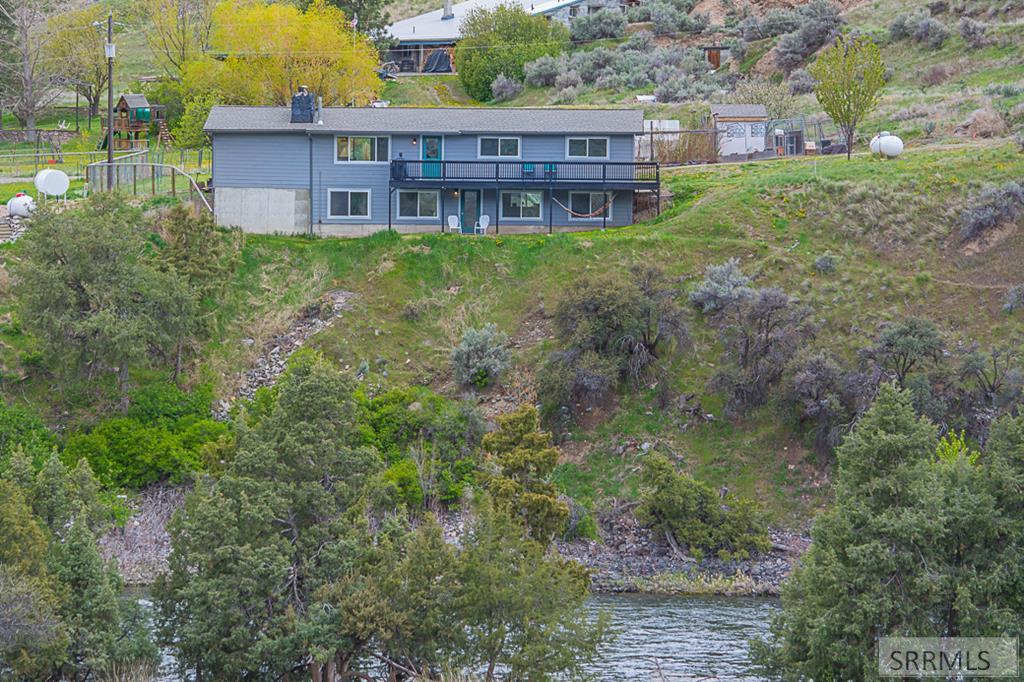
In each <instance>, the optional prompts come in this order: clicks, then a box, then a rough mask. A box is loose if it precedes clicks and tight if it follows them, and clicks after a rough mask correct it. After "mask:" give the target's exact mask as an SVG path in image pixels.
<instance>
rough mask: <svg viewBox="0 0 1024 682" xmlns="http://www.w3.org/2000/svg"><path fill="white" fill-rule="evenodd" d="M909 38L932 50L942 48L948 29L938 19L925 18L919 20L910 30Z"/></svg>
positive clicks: (947, 35)
mask: <svg viewBox="0 0 1024 682" xmlns="http://www.w3.org/2000/svg"><path fill="white" fill-rule="evenodd" d="M910 37H911V38H913V39H914V42H917V43H921V44H923V45H927V46H928V47H930V48H931V49H933V50H937V49H939V48H940V47H942V45H943V43H945V42H946V38H948V37H949V29H948V28H946V25H945V24H943V23H942V22H941V21H939V20H938V19H934V18H932V17H927V18H925V19H921V20H920V21H918V22H917V23H916V24H914V25H913V26H912V27H911V29H910Z"/></svg>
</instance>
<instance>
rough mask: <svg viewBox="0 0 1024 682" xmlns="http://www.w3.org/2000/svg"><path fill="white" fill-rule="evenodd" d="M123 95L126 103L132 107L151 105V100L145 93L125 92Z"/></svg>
mask: <svg viewBox="0 0 1024 682" xmlns="http://www.w3.org/2000/svg"><path fill="white" fill-rule="evenodd" d="M121 97H124V102H125V104H127V105H128V107H129V108H131V109H143V108H145V107H148V106H149V100H148V99H146V96H145V95H139V94H132V93H125V94H123V95H121Z"/></svg>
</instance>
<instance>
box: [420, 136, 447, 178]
mask: <svg viewBox="0 0 1024 682" xmlns="http://www.w3.org/2000/svg"><path fill="white" fill-rule="evenodd" d="M420 149H421V150H422V151H421V152H420V158H421V159H422V160H423V161H424V162H427V161H437V162H438V163H424V164H423V177H425V178H439V177H441V163H440V161H441V155H442V152H443V150H444V141H443V138H442V137H441V136H440V135H423V136H422V137H420Z"/></svg>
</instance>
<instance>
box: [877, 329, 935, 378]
mask: <svg viewBox="0 0 1024 682" xmlns="http://www.w3.org/2000/svg"><path fill="white" fill-rule="evenodd" d="M942 347H943V341H942V336H941V335H940V334H939V331H938V329H936V327H935V325H934V324H933V323H932V322H931V321H930V320H924V319H921V318H918V317H908V318H907V319H905V320H902V321H901V322H899V323H898V324H890V325H888V326H886V327H885V328H884V329H883V330H882V332H881V333H880V334H879V335H878V338H877V339H876V340H875V342H874V344H873V345H872V346H871V347H870V348H868V349H866V350H864V351H862V354H863V355H864V357H865V358H867V359H870V360H873V361H874V363H875V365H876V366H877V367H878V368H880V369H881V370H882V371H883V372H885V373H886V374H887V375H888V376H890V377H892V378H894V379H895V380H896V381H897V382H899V384H900V386H903V384H904V382H905V381H906V379H907V376H908V375H909V374H910V373H911V372H912V371H914V370H916V369H919V368H920V367H921V365H923V364H925V363H926V362H930V363H935V362H938V361H939V360H940V359H941V358H942Z"/></svg>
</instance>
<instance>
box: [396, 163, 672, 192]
mask: <svg viewBox="0 0 1024 682" xmlns="http://www.w3.org/2000/svg"><path fill="white" fill-rule="evenodd" d="M659 179H660V178H659V172H658V164H657V163H653V162H644V161H641V162H635V163H634V162H624V161H606V162H600V161H420V160H406V159H396V160H394V161H392V162H391V180H392V182H394V183H398V184H402V183H424V184H426V183H432V184H439V185H446V184H458V183H473V184H502V183H508V184H511V183H514V184H516V185H531V184H537V185H590V184H593V185H594V186H602V185H609V186H612V185H617V186H636V187H644V186H648V187H653V186H656V185H657V184H658V181H659Z"/></svg>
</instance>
